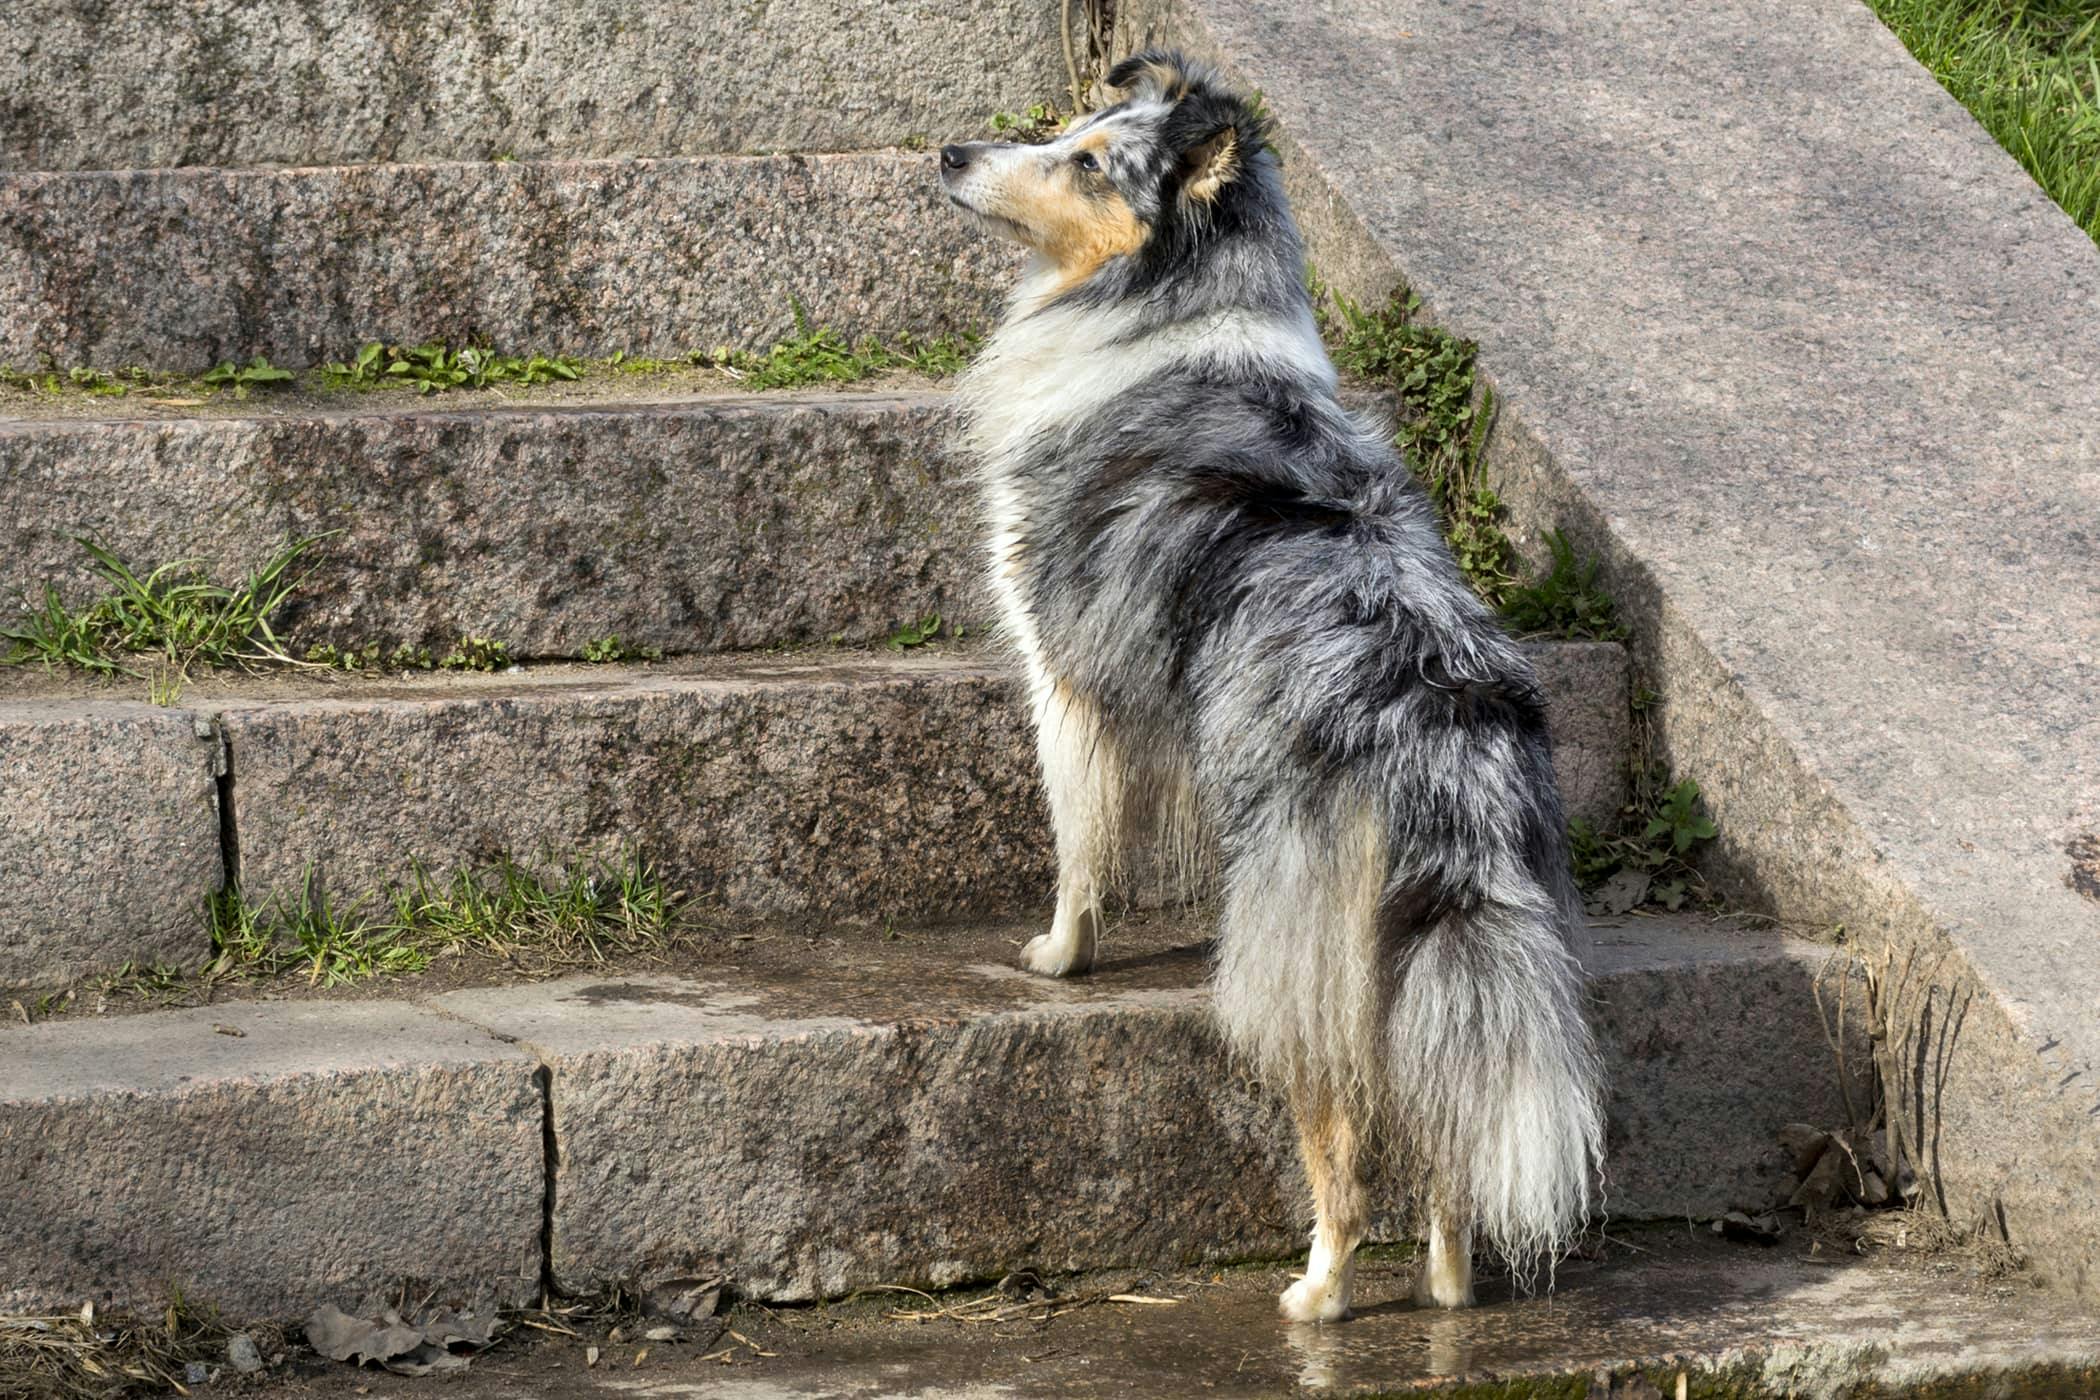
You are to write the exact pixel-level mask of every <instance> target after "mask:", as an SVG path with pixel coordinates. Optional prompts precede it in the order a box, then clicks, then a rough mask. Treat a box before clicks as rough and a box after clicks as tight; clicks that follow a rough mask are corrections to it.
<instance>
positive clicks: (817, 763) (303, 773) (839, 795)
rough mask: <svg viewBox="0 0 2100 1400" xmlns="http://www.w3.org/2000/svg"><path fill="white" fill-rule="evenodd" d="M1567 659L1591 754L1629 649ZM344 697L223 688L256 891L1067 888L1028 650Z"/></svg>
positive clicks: (822, 895) (953, 911) (1595, 814)
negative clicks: (502, 877)
mask: <svg viewBox="0 0 2100 1400" xmlns="http://www.w3.org/2000/svg"><path fill="white" fill-rule="evenodd" d="M1540 650H1541V654H1543V655H1548V656H1549V657H1550V655H1551V653H1552V652H1554V651H1555V650H1557V649H1555V648H1541V649H1540ZM1546 674H1547V675H1548V676H1549V677H1551V678H1552V679H1553V681H1554V683H1555V688H1554V689H1553V690H1551V691H1549V694H1550V695H1551V700H1552V713H1553V715H1554V724H1555V726H1556V729H1560V728H1563V727H1565V728H1567V729H1568V730H1570V731H1571V732H1573V733H1575V734H1576V735H1577V736H1578V742H1574V743H1570V744H1569V745H1567V746H1566V750H1565V751H1566V753H1567V755H1568V756H1569V758H1570V759H1572V760H1576V761H1579V762H1581V763H1585V764H1591V763H1592V758H1593V756H1594V753H1595V750H1593V749H1592V748H1590V747H1588V746H1587V745H1588V743H1589V742H1590V738H1585V737H1583V736H1590V737H1591V738H1595V741H1596V742H1604V741H1603V740H1602V738H1601V737H1599V736H1603V735H1608V734H1609V733H1611V732H1612V728H1613V726H1614V725H1615V724H1616V725H1619V726H1622V728H1621V731H1620V732H1621V733H1622V734H1623V724H1624V719H1623V716H1624V712H1625V679H1624V661H1623V658H1622V657H1621V656H1620V655H1619V653H1618V649H1617V648H1615V647H1585V648H1579V649H1576V652H1575V654H1573V655H1571V656H1570V657H1569V658H1568V659H1567V660H1566V661H1565V662H1562V661H1553V660H1549V662H1548V665H1547V667H1546ZM340 695H341V698H332V697H326V696H318V697H317V696H315V695H313V694H311V693H308V694H305V695H303V696H301V697H297V698H288V699H283V700H274V701H257V702H252V703H250V702H243V701H239V700H232V701H226V702H223V704H222V706H221V708H220V709H219V710H218V714H219V717H220V718H219V722H220V723H221V725H222V726H223V728H224V731H225V734H226V736H227V741H228V744H229V747H230V750H231V754H232V765H233V772H234V783H233V810H234V816H235V821H236V825H237V828H238V831H239V843H240V862H241V870H240V874H241V883H242V886H243V888H244V889H245V890H246V891H247V892H248V893H249V895H250V896H251V897H260V896H263V895H265V894H267V893H269V892H272V891H279V890H286V891H288V890H292V889H296V888H297V887H298V885H299V884H300V882H301V881H302V879H303V878H304V875H305V872H306V871H307V869H308V868H309V866H311V867H312V868H313V869H315V870H316V871H318V872H319V873H320V874H321V876H322V877H323V878H324V879H325V880H326V881H327V882H328V883H329V884H330V885H331V886H332V887H334V888H335V889H337V890H339V891H343V892H345V893H354V892H357V891H360V890H363V889H367V888H371V887H373V886H375V885H379V884H383V883H386V882H389V881H393V880H399V879H402V878H405V877H406V876H407V874H408V873H409V870H410V868H411V862H414V861H421V862H423V863H425V864H426V865H429V866H431V867H433V868H440V869H442V868H449V867H453V866H456V865H459V864H461V863H474V862H478V861H486V860H488V859H490V858H492V857H493V856H495V855H496V854H498V853H500V852H510V853H513V854H516V855H518V856H520V857H531V856H533V855H536V854H539V853H543V852H551V853H553V854H555V855H557V856H569V855H573V854H576V853H580V852H585V851H599V852H607V853H609V852H611V851H614V850H617V849H620V848H626V849H631V850H639V851H641V852H642V853H644V854H646V855H648V856H650V857H651V858H652V859H654V860H656V861H658V862H660V863H661V864H662V866H663V868H664V869H665V870H666V871H667V872H668V873H669V874H670V876H671V878H672V879H674V880H675V881H677V882H679V883H680V884H682V885H683V886H685V887H686V888H689V889H690V890H692V891H694V892H695V893H701V894H705V895H706V896H707V897H708V898H710V899H711V900H714V901H718V902H719V905H720V906H721V907H723V908H725V909H728V910H733V911H736V912H739V913H743V914H763V915H803V914H811V915H824V916H827V917H857V918H860V919H865V920H872V921H878V922H879V921H882V920H886V919H891V918H905V917H921V916H926V915H937V914H941V915H962V914H969V913H986V912H991V911H995V910H999V909H1007V908H1013V907H1016V906H1018V905H1023V904H1029V903H1033V902H1034V901H1036V900H1038V899H1040V898H1042V897H1043V896H1044V894H1045V893H1046V892H1047V891H1048V890H1049V888H1050V878H1051V873H1052V871H1051V852H1050V838H1049V833H1048V831H1047V830H1046V826H1047V823H1046V821H1045V818H1044V813H1043V810H1042V800H1041V795H1040V789H1039V787H1038V785H1037V780H1036V760H1035V747H1034V741H1033V739H1032V737H1031V736H1030V732H1029V729H1028V720H1027V715H1026V713H1025V710H1024V709H1023V707H1022V706H1021V704H1020V702H1019V697H1018V696H1017V695H1016V694H1015V687H1014V686H1013V684H1012V683H1011V681H1010V680H1009V678H1008V673H1007V671H1006V669H1005V668H1004V667H1003V666H1001V665H999V664H998V663H997V662H995V661H990V660H986V659H980V658H977V657H974V656H972V655H969V654H967V653H965V654H961V655H955V654H947V655H933V656H908V657H892V656H888V655H873V656H857V655H855V656H845V657H839V656H837V655H835V654H834V655H832V656H828V657H827V656H825V655H824V654H822V653H816V654H805V655H802V656H786V657H779V658H771V659H761V658H739V659H736V660H730V659H727V658H723V659H719V660H717V661H714V662H711V663H709V664H707V665H706V666H703V667H700V668H698V669H697V670H695V671H691V672H690V673H680V672H676V671H632V670H624V669H619V668H608V669H607V670H605V671H602V672H601V671H596V670H585V669H580V668H570V669H563V670H559V671H548V672H527V673H524V674H521V675H518V676H497V677H489V678H486V679H475V680H467V679H461V680H457V681H452V680H437V679H433V680H431V681H428V682H425V683H421V684H402V683H395V682H385V681H381V682H370V683H359V684H357V685H354V686H345V687H342V688H341V689H340ZM1563 716H1565V718H1563ZM1622 743H1623V740H1622ZM1621 751H1622V752H1623V748H1622V750H1621ZM1592 766H1598V767H1601V766H1602V765H1601V763H1599V764H1593V765H1592ZM1584 771H1587V770H1584ZM1571 796H1573V797H1579V798H1581V799H1582V800H1583V801H1585V802H1589V803H1600V804H1606V805H1604V807H1603V810H1602V811H1601V812H1600V811H1599V810H1598V809H1597V808H1596V807H1592V806H1583V805H1579V804H1571V811H1573V812H1575V813H1576V814H1578V815H1584V816H1588V817H1590V818H1591V819H1592V820H1608V819H1609V816H1610V812H1611V807H1612V806H1614V805H1615V804H1616V802H1617V797H1616V794H1615V791H1614V790H1611V789H1608V788H1605V787H1600V786H1599V785H1598V783H1597V782H1595V781H1593V780H1592V779H1590V778H1585V780H1584V782H1583V785H1582V786H1578V787H1575V788H1572V789H1571ZM1137 893H1138V894H1139V895H1140V896H1143V895H1144V893H1145V892H1144V890H1142V889H1140V890H1139V891H1137Z"/></svg>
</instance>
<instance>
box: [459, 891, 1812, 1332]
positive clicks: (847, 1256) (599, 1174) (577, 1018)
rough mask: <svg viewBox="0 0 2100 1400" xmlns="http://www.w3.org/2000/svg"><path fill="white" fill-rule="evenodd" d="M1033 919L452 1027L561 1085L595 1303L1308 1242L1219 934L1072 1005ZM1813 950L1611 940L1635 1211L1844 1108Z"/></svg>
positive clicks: (1617, 1197)
mask: <svg viewBox="0 0 2100 1400" xmlns="http://www.w3.org/2000/svg"><path fill="white" fill-rule="evenodd" d="M1032 927H1033V926H1029V927H1026V928H1013V929H995V930H989V931H981V932H978V933H974V934H971V933H964V932H955V933H952V934H951V935H949V936H945V937H939V938H933V937H929V938H926V939H919V938H916V937H908V938H907V939H906V940H904V941H903V942H901V943H894V944H882V945H871V944H865V943H852V942H843V943H837V944H830V945H822V946H821V948H820V949H819V948H812V947H811V946H810V945H804V944H792V945H787V946H786V947H785V948H783V947H781V946H780V945H777V944H774V945H756V946H755V947H754V948H753V949H752V950H751V951H750V952H749V953H748V954H746V955H745V958H744V959H743V961H742V963H741V965H739V966H736V967H732V968H725V969H723V970H722V972H721V974H720V976H719V977H718V978H714V977H710V978H708V979H705V980H700V979H680V978H670V977H655V976H643V977H617V976H616V977H591V976H583V977H575V978H569V979H565V980H563V981H561V982H556V983H551V984H541V985H536V986H528V987H516V986H513V987H499V988H489V989H483V990H477V991H465V992H456V993H450V994H446V995H444V996H441V997H439V998H437V999H436V1004H437V1005H438V1006H440V1007H441V1008H442V1009H443V1010H444V1011H445V1012H446V1013H447V1014H450V1015H454V1016H458V1017H461V1018H463V1019H465V1020H468V1021H471V1022H474V1023H476V1024H478V1025H482V1026H485V1027H487V1028H488V1029H490V1030H491V1031H493V1032H495V1033H497V1034H500V1035H503V1036H512V1037H516V1038H517V1039H518V1040H519V1041H520V1042H521V1043H522V1044H524V1045H526V1046H528V1047H529V1048H531V1049H532V1050H533V1051H534V1052H535V1053H537V1054H538V1055H540V1056H541V1057H542V1058H543V1059H544V1060H545V1061H546V1063H547V1064H548V1065H549V1066H550V1067H551V1068H552V1070H553V1087H552V1100H553V1103H554V1113H555V1131H556V1139H557V1146H558V1151H559V1168H558V1171H557V1177H556V1183H555V1191H554V1202H555V1207H554V1209H555V1214H554V1232H553V1247H554V1256H553V1258H554V1269H555V1274H556V1277H557V1278H558V1279H559V1280H560V1281H561V1282H562V1283H563V1284H564V1285H565V1286H568V1287H571V1288H576V1289H589V1288H592V1287H596V1286H598V1285H600V1284H603V1283H607V1282H611V1281H614V1280H620V1279H632V1278H634V1277H636V1276H637V1275H646V1274H648V1273H651V1272H657V1271H677V1272H695V1271H697V1272H701V1273H705V1272H709V1271H713V1270H721V1271H723V1272H726V1273H727V1274H728V1275H729V1276H730V1278H731V1279H732V1280H733V1281H734V1283H735V1285H736V1287H737V1288H738V1289H739V1290H740V1291H741V1292H743V1293H745V1294H746V1295H747V1296H756V1297H761V1298H784V1299H802V1298H810V1297H816V1296H822V1295H827V1294H838V1293H842V1292H845V1291H847V1290H850V1289H852V1288H854V1287H857V1286H860V1285H864V1284H869V1283H877V1282H888V1283H900V1282H903V1283H914V1282H915V1283H921V1284H944V1283H952V1282H956V1281H958V1280H962V1279H969V1278H982V1277H996V1276H998V1275H1000V1274H1001V1273H1004V1272H1006V1271H1007V1270H1010V1269H1015V1268H1020V1267H1024V1266H1025V1267H1034V1268H1037V1269H1065V1268H1078V1267H1086V1266H1094V1265H1104V1264H1111V1263H1128V1264H1155V1265H1158V1264H1170V1263H1183V1262H1190V1261H1195V1260H1203V1259H1220V1258H1231V1257H1236V1256H1245V1255H1249V1254H1262V1253H1272V1254H1274V1253H1287V1252H1289V1251H1290V1250H1292V1249H1295V1248H1298V1247H1299V1246H1300V1242H1299V1240H1298V1239H1297V1237H1296V1233H1295V1229H1294V1227H1293V1225H1292V1222H1293V1221H1294V1220H1295V1219H1296V1216H1297V1210H1298V1193H1299V1191H1300V1189H1301V1188H1300V1185H1299V1178H1298V1175H1297V1167H1296V1164H1295V1151H1296V1149H1295V1137H1294V1135H1293V1133H1292V1132H1291V1130H1290V1127H1289V1124H1288V1121H1287V1115H1286V1114H1284V1113H1283V1111H1282V1110H1281V1109H1280V1107H1279V1106H1278V1105H1276V1104H1275V1103H1274V1102H1273V1101H1272V1100H1271V1099H1270V1098H1268V1097H1267V1096H1266V1095H1265V1094H1264V1093H1263V1092H1261V1091H1260V1090H1259V1089H1258V1088H1255V1087H1254V1086H1251V1085H1249V1084H1247V1083H1246V1082H1244V1081H1243V1080H1242V1079H1241V1078H1240V1077H1239V1076H1238V1075H1236V1074H1235V1073H1234V1072H1233V1071H1232V1069H1231V1068H1230V1066H1229V1065H1228V1064H1227V1062H1226V1060H1225V1058H1224V1055H1223V1053H1222V1051H1221V1050H1220V1048H1219V1046H1218V1044H1217V1041H1216V1039H1215V1037H1214V1034H1213V1032H1212V1030H1211V1023H1210V1019H1209V1011H1208V1007H1207V1003H1206V994H1205V993H1204V992H1203V990H1202V989H1201V980H1202V978H1203V976H1204V972H1205V968H1206V966H1207V962H1206V959H1205V957H1204V955H1203V951H1202V949H1201V948H1200V947H1199V946H1196V945H1191V944H1187V943H1181V944H1180V946H1178V947H1177V946H1174V944H1175V942H1176V940H1177V938H1185V937H1187V936H1190V934H1191V933H1194V934H1200V933H1201V932H1202V930H1201V929H1200V927H1198V928H1194V929H1177V928H1176V927H1175V926H1174V925H1172V924H1167V925H1164V926H1154V927H1152V928H1150V929H1148V930H1145V931H1143V932H1140V933H1138V934H1136V935H1135V936H1126V934H1125V931H1124V930H1115V931H1112V933H1111V936H1110V940H1109V943H1108V945H1107V947H1106V949H1105V955H1106V956H1107V958H1108V961H1107V963H1106V965H1104V966H1103V967H1101V968H1099V969H1098V970H1097V971H1096V972H1095V973H1094V974H1093V975H1092V976H1089V977H1087V978H1084V979H1077V980H1073V981H1070V982H1059V983H1053V982H1048V981H1044V980H1042V979H1039V978H1033V977H1030V976H1028V975H1026V974H1024V973H1021V972H1019V971H1017V970H1016V969H1015V968H1014V967H1013V966H1012V963H1013V957H1014V952H1015V948H1016V946H1017V945H1018V943H1019V942H1020V940H1021V939H1022V938H1024V937H1025V936H1026V934H1027V933H1028V932H1030V931H1032ZM1820 952H1821V950H1817V949H1809V948H1803V947H1800V946H1799V945H1788V944H1784V943H1781V942H1779V941H1777V940H1773V939H1769V938H1765V937H1761V936H1757V935H1752V934H1747V933H1737V934H1736V935H1735V936H1733V937H1729V938H1717V937H1714V936H1713V935H1712V934H1711V933H1706V932H1702V931H1700V930H1698V929H1696V928H1693V927H1691V926H1689V925H1678V924H1672V923H1668V922H1664V921H1644V922H1641V923H1639V924H1637V925H1630V926H1628V927H1627V928H1624V929H1606V930H1600V932H1599V949H1598V951H1597V953H1596V955H1595V958H1594V962H1593V975H1594V977H1595V982H1594V988H1595V992H1596V994H1597V996H1598V997H1599V998H1600V999H1601V1002H1602V1004H1603V1007H1604V1010H1603V1012H1602V1013H1601V1017H1600V1026H1601V1030H1602V1034H1603V1037H1604V1041H1605V1044H1606V1047H1607V1055H1608V1059H1609V1062H1610V1069H1611V1073H1612V1075H1613V1078H1614V1083H1615V1090H1614V1100H1613V1125H1612V1137H1611V1141H1612V1157H1611V1163H1610V1168H1609V1170H1610V1209H1611V1212H1612V1215H1613V1217H1614V1218H1615V1219H1621V1220H1625V1219H1639V1218H1643V1217H1661V1218H1683V1217H1684V1216H1685V1215H1688V1214H1694V1213H1697V1214H1709V1213H1712V1212H1715V1211H1718V1210H1721V1209H1725V1208H1727V1207H1729V1206H1732V1205H1735V1204H1738V1203H1740V1198H1741V1196H1742V1195H1743V1194H1744V1193H1745V1192H1746V1191H1747V1192H1750V1193H1752V1194H1754V1193H1756V1192H1757V1191H1759V1190H1761V1189H1763V1184H1762V1183H1761V1182H1760V1181H1759V1180H1758V1179H1757V1177H1756V1171H1755V1167H1756V1162H1757V1159H1758V1158H1759V1157H1761V1156H1763V1155H1765V1154H1767V1153H1768V1152H1769V1150H1770V1147H1771V1142H1770V1139H1771V1134H1772V1132H1773V1131H1774V1130H1775V1129H1776V1128H1777V1127H1778V1126H1779V1125H1780V1124H1781V1123H1784V1122H1787V1121H1789V1120H1790V1118H1793V1117H1801V1116H1806V1117H1810V1118H1814V1119H1817V1120H1818V1121H1823V1120H1826V1119H1827V1118H1828V1116H1829V1115H1830V1114H1831V1113H1832V1112H1834V1111H1835V1109H1834V1100H1835V1089H1834V1086H1833V1081H1832V1078H1831V1075H1830V1073H1829V1066H1828V1064H1827V1062H1826V1061H1827V1055H1828V1052H1827V1051H1826V1050H1825V1049H1824V1047H1823V1045H1822V1041H1821V1037H1820V1036H1815V1037H1813V1038H1812V1039H1811V1038H1809V1037H1805V1036H1801V1035H1796V1034H1791V1032H1794V1031H1797V1030H1799V1029H1800V1025H1799V1022H1800V1017H1801V1014H1802V1013H1803V1011H1804V1009H1805V1012H1806V1015H1807V1016H1809V1017H1810V1018H1813V1016H1814V1014H1815V1013H1814V1009H1813V1004H1812V1003H1811V1002H1809V1000H1808V993H1807V990H1806V975H1807V970H1808V969H1809V968H1811V967H1812V966H1813V959H1815V958H1816V957H1818V956H1820ZM1731 1000H1733V1001H1736V1002H1739V1003H1741V1004H1742V1005H1738V1006H1735V1007H1730V1006H1729V1005H1728V1004H1729V1003H1730V1001H1731ZM1750 1004H1755V1005H1756V1006H1757V1007H1758V1008H1760V1009H1761V1010H1762V1011H1763V1013H1764V1015H1765V1017H1766V1021H1765V1026H1758V1025H1752V1024H1749V1022H1750V1021H1751V1019H1752V1016H1753V1013H1752V1012H1750V1011H1749V1010H1748V1009H1747V1007H1748V1006H1749V1005H1750ZM1717 1011H1719V1012H1720V1013H1721V1014H1720V1015H1719V1016H1718V1017H1716V1016H1715V1013H1716V1012H1717ZM1767 1026H1768V1027H1769V1028H1770V1030H1771V1031H1772V1032H1773V1033H1770V1034H1766V1033H1763V1030H1764V1029H1765V1027H1767ZM1402 1190H1404V1184H1400V1185H1396V1186H1392V1187H1389V1188H1387V1191H1386V1192H1385V1195H1386V1196H1387V1197H1388V1200H1387V1203H1388V1204H1396V1203H1397V1201H1398V1198H1399V1192H1400V1191H1402ZM1759 1203H1761V1201H1760V1202H1759Z"/></svg>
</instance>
